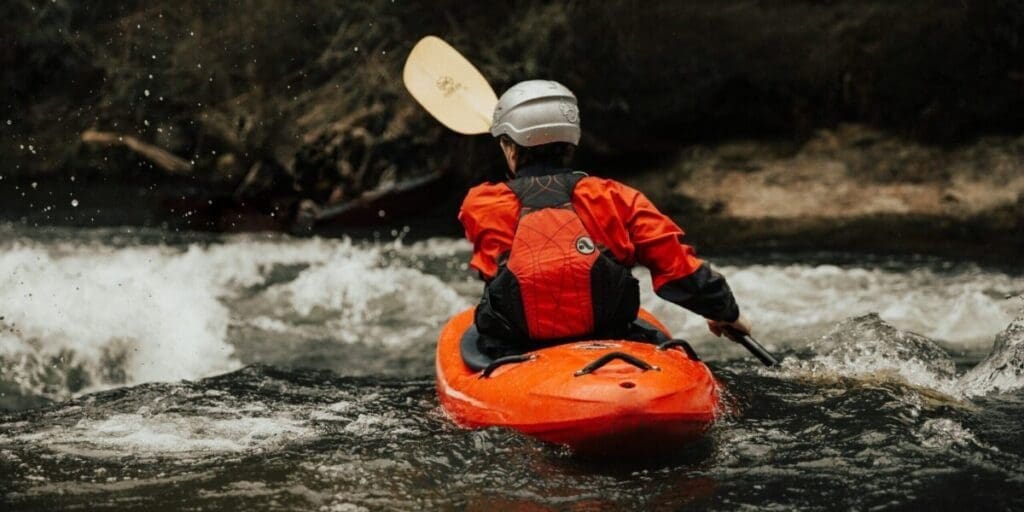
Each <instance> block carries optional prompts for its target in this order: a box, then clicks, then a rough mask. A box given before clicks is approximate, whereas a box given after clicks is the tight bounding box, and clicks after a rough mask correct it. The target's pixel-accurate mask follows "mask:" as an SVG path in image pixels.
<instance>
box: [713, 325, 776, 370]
mask: <svg viewBox="0 0 1024 512" xmlns="http://www.w3.org/2000/svg"><path fill="white" fill-rule="evenodd" d="M723 332H724V333H725V336H726V337H727V338H729V339H730V340H732V341H735V342H736V343H739V344H740V345H743V348H745V349H747V350H749V351H750V353H751V354H754V356H755V357H757V358H758V359H760V360H761V363H763V364H764V365H765V366H769V367H770V366H778V364H779V360H778V359H775V356H773V355H772V354H771V353H770V352H768V350H767V349H765V348H764V347H762V346H761V344H760V343H758V342H757V340H755V339H754V338H753V337H752V336H750V335H749V334H745V333H743V332H740V331H739V330H737V329H734V328H732V327H725V328H723Z"/></svg>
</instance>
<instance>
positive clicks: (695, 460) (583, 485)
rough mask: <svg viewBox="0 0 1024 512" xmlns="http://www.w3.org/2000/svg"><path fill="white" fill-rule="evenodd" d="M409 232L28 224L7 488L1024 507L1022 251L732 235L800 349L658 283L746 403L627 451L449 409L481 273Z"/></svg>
mask: <svg viewBox="0 0 1024 512" xmlns="http://www.w3.org/2000/svg"><path fill="white" fill-rule="evenodd" d="M403 234H404V233H402V232H391V233H383V234H382V236H381V237H380V238H378V239H376V240H374V239H372V238H371V239H368V240H362V241H352V240H345V239H342V240H339V239H315V238H314V239H293V238H287V237H282V236H280V235H245V236H227V237H220V236H208V235H177V234H174V235H172V234H169V233H166V232H161V231H145V230H142V231H140V230H134V229H125V228H120V229H105V230H103V229H99V230H83V229H63V228H50V229H35V230H28V229H25V228H21V227H14V226H0V407H2V408H3V411H2V412H0V502H5V503H6V504H7V506H6V507H4V508H5V509H8V510H10V509H14V510H54V509H83V510H96V509H116V510H133V509H147V510H199V509H202V510H248V509H266V510H330V511H356V510H382V509H396V510H423V509H426V510H434V509H460V510H465V509H469V510H506V509H513V510H531V511H532V510H565V509H568V510H605V509H611V510H636V509H650V510H676V509H679V508H683V507H694V508H704V509H718V510H736V509H744V508H751V509H753V508H756V509H779V510H789V509H793V508H800V509H835V508H853V509H861V510H870V509H891V508H908V507H914V508H924V507H941V508H954V507H957V508H978V509H990V508H995V509H1020V508H1022V507H1024V434H1022V433H1021V432H1020V426H1021V418H1022V417H1024V391H1022V388H1024V320H1022V319H1019V318H1018V319H1016V320H1015V318H1017V317H1019V316H1021V313H1020V312H1021V310H1022V306H1024V303H1022V301H1021V300H1020V299H1018V298H1016V297H1017V296H1019V295H1021V294H1022V293H1024V264H1022V263H1020V262H1009V263H1008V264H1007V266H1006V267H1005V268H994V267H982V266H978V265H975V264H971V263H964V262H950V261H944V260H940V259H933V258H924V257H917V258H913V257H899V258H888V257H866V256H853V255H844V254H809V255H803V254H801V255H781V256H780V255H758V256H756V257H754V256H731V257H730V256H722V257H717V258H714V259H713V261H714V263H715V264H716V265H717V266H718V267H719V268H720V269H721V270H722V271H723V273H725V274H726V275H727V276H728V277H729V279H730V282H731V283H732V284H733V288H734V289H735V291H736V294H737V296H738V298H739V300H740V303H741V306H742V307H743V309H744V311H745V312H746V314H747V315H748V316H750V317H751V319H753V320H754V322H755V326H756V334H757V335H758V337H759V339H760V340H761V341H762V343H764V344H765V345H766V346H767V347H768V348H770V349H772V350H773V351H774V352H776V353H777V355H780V356H782V357H784V358H785V361H784V364H783V365H782V367H781V368H779V369H773V370H766V369H763V368H761V367H759V366H758V364H757V362H756V360H754V359H753V358H752V357H750V356H748V355H746V354H745V353H744V352H743V351H742V349H741V348H739V347H737V346H736V345H733V344H732V343H730V342H726V341H721V340H718V339H715V338H712V337H711V336H710V335H709V334H707V333H706V332H705V331H704V330H703V327H702V322H701V321H700V319H698V318H696V317H694V316H693V315H691V314H687V313H685V312H683V311H682V310H679V309H677V308H675V307H674V306H672V305H669V304H666V303H663V302H661V301H659V300H658V299H657V298H656V297H654V295H653V294H651V293H649V292H648V291H645V295H644V299H643V300H644V304H645V307H647V308H649V309H651V310H652V311H653V312H654V313H655V314H656V315H658V316H659V317H660V318H661V319H662V320H663V321H664V322H665V323H666V324H667V325H668V326H669V327H670V328H671V329H672V330H673V332H674V333H675V334H676V335H677V336H681V337H685V338H688V339H689V340H690V341H691V342H692V343H693V345H694V346H695V348H696V349H697V351H698V352H700V353H701V355H702V356H703V358H704V359H705V360H706V361H709V362H710V366H711V368H712V369H713V370H714V371H715V373H716V374H717V375H718V377H719V378H720V380H721V381H722V383H723V385H724V386H725V388H726V389H727V401H728V403H729V405H730V406H729V407H728V408H727V409H728V410H727V411H725V412H723V415H722V418H721V419H720V420H719V421H718V422H717V423H716V425H715V426H714V427H713V428H712V429H711V430H710V431H709V433H708V435H707V436H706V438H705V439H704V440H703V441H701V442H699V443H697V444H694V445H691V446H687V447H666V454H665V457H663V458H659V459H648V460H643V461H633V462H610V461H601V460H583V459H579V458H576V457H574V456H573V455H572V454H570V453H567V452H565V451H564V450H561V449H558V448H554V447H548V446H544V445H541V444H539V443H537V442H534V441H532V440H529V439H525V438H523V437H520V436H518V435H515V434H512V433H509V432H505V431H501V430H493V429H492V430H482V431H466V430H462V429H460V428H457V427H455V426H454V425H452V424H451V423H450V422H449V421H448V420H447V419H446V418H445V417H444V415H443V413H442V412H441V411H440V409H439V407H438V402H437V399H436V396H435V392H434V387H433V361H434V345H435V338H436V336H437V333H438V332H439V330H440V327H441V325H442V324H443V322H444V321H445V319H446V318H448V317H449V316H450V315H452V314H454V313H456V312H458V311H460V310H462V309H463V308H466V307H468V306H470V305H471V304H473V303H474V301H475V300H476V297H477V296H478V294H479V292H480V290H481V285H480V283H479V282H477V281H475V280H474V279H473V278H472V277H471V276H470V275H469V272H468V271H467V267H466V261H467V259H468V254H469V246H468V245H467V244H466V243H465V242H462V241H458V240H452V239H426V240H420V241H416V242H412V241H408V240H406V241H403V240H402V235H403ZM396 237H397V239H396ZM638 274H641V276H642V272H638ZM915 333H917V334H915Z"/></svg>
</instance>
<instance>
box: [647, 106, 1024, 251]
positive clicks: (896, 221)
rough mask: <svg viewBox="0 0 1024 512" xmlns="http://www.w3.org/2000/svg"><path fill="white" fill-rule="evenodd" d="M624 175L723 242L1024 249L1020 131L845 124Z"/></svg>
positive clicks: (695, 153)
mask: <svg viewBox="0 0 1024 512" xmlns="http://www.w3.org/2000/svg"><path fill="white" fill-rule="evenodd" d="M627 181H629V182H630V183H631V184H633V185H635V186H636V187H638V188H640V189H641V190H644V191H646V192H647V193H648V194H649V195H651V197H652V199H654V201H655V202H656V203H657V204H659V205H662V206H663V208H664V209H665V210H666V211H668V212H669V213H671V214H672V215H673V217H674V218H676V220H677V221H678V222H680V224H681V225H682V226H684V228H686V229H688V230H689V231H691V232H692V234H693V235H692V236H693V238H694V239H695V240H697V241H698V242H699V243H701V244H706V245H708V246H711V247H714V248H715V249H716V250H736V249H742V248H751V249H766V248H772V249H778V250H786V249H789V250H805V249H812V250H846V251H869V252H897V253H907V252H920V253H933V254H942V255H946V256H975V257H983V258H1003V257H1006V256H1010V255H1017V254H1020V251H1021V250H1022V249H1024V137H1021V136H1018V137H986V138H981V139H978V140H976V141H974V142H971V143H969V144H965V145H962V146H958V147H953V148H940V147H935V146H929V145H923V144H920V143H917V142H914V141H910V140H907V139H905V138H902V137H899V136H896V135H892V134H887V133H884V132H881V131H878V130H875V129H871V128H868V127H865V126H860V125H841V126H839V127H837V128H835V129H829V130H821V131H819V132H817V133H816V134H815V135H814V136H813V137H811V138H810V139H808V140H806V141H804V142H802V143H793V142H765V141H746V142H735V143H728V144H720V145H715V146H695V147H692V148H690V149H688V150H686V151H685V152H684V153H683V155H682V156H681V157H680V158H679V159H678V160H677V161H675V162H673V163H670V164H668V165H665V166H664V167H663V168H661V169H656V170H652V171H650V172H645V173H642V174H640V175H638V176H634V177H632V178H627Z"/></svg>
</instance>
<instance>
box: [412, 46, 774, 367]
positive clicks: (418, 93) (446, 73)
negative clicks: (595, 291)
mask: <svg viewBox="0 0 1024 512" xmlns="http://www.w3.org/2000/svg"><path fill="white" fill-rule="evenodd" d="M402 80H403V81H404V82H405V88H406V89H408V90H409V94H411V95H412V97H413V98H414V99H416V101H417V102H418V103H419V104H420V105H421V106H423V108H424V109H426V110H427V112H429V113H430V115H432V116H434V119H437V120H438V121H440V122H441V124H443V125H445V126H447V127H448V128H450V129H451V130H453V131H455V132H458V133H461V134H464V135H478V134H481V133H487V132H489V131H490V129H491V117H492V115H493V114H494V107H495V106H496V105H497V104H498V97H497V96H496V95H495V94H494V89H492V88H491V84H489V83H487V79H486V78H484V75H482V74H481V73H480V70H478V69H476V66H473V64H472V63H471V62H469V61H468V60H466V58H465V57H463V56H462V54H461V53H459V52H458V50H456V49H455V48H452V46H451V45H450V44H448V43H446V42H444V41H443V40H441V38H439V37H436V36H426V37H424V38H423V39H420V40H419V42H418V43H416V46H413V48H412V51H411V52H409V57H408V58H407V59H406V60H405V68H404V69H403V70H402ZM725 334H726V336H727V337H728V338H729V339H731V340H733V341H735V342H736V343H739V344H741V345H743V346H744V347H746V349H747V350H749V351H750V353H752V354H754V356H756V357H757V358H758V359H760V360H761V362H762V363H764V365H765V366H775V365H777V364H779V362H778V360H777V359H775V357H774V356H772V355H771V354H770V353H768V351H767V350H765V349H764V347H762V346H761V344H760V343H758V342H757V341H756V340H754V338H751V337H750V336H749V335H744V334H743V333H741V332H739V331H736V330H734V329H729V328H727V329H726V331H725Z"/></svg>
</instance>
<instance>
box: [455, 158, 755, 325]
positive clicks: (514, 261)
mask: <svg viewBox="0 0 1024 512" xmlns="http://www.w3.org/2000/svg"><path fill="white" fill-rule="evenodd" d="M459 220H460V221H461V222H462V225H463V227H464V228H465V230H466V238H468V239H469V241H470V242H472V244H473V258H472V261H471V262H470V266H472V267H473V268H474V269H475V270H477V271H478V272H479V274H480V276H481V277H482V278H483V279H484V280H485V281H486V282H487V285H486V287H485V290H484V296H483V299H482V300H481V303H480V305H479V306H478V307H477V314H476V324H477V328H478V329H479V330H480V332H481V333H482V334H485V335H491V336H497V337H503V338H510V337H511V338H514V339H529V340H562V339H571V338H581V337H586V336H588V335H589V336H593V335H598V336H601V337H606V336H617V335H622V333H623V332H624V330H625V329H626V324H629V323H631V322H633V320H635V319H636V313H637V309H638V308H639V289H638V286H637V282H636V280H635V279H633V277H632V275H631V274H630V272H629V269H630V268H631V267H633V266H635V265H638V264H639V265H643V266H645V267H647V268H648V269H649V270H650V272H651V279H652V281H653V285H654V291H655V293H657V294H658V296H660V297H661V298H663V299H665V300H668V301H671V302H674V303H676V304H678V305H680V306H682V307H684V308H687V309H689V310H691V311H693V312H695V313H697V314H699V315H701V316H704V317H706V318H709V319H712V320H722V321H729V322H731V321H734V320H736V318H737V317H738V316H739V308H738V307H737V305H736V300H735V299H734V297H733V294H732V291H731V290H730V289H729V285H728V284H727V283H726V281H725V278H724V277H722V275H721V274H719V273H717V272H715V271H714V270H712V269H711V267H710V266H709V265H708V264H706V263H704V262H703V261H701V260H700V259H699V258H698V257H697V255H696V253H695V252H694V250H693V248H692V247H690V246H689V245H686V244H684V243H683V242H682V237H683V230H682V229H680V228H679V226H677V225H676V224H675V223H674V222H673V221H672V220H671V219H669V218H668V217H667V216H665V215H664V214H662V213H661V212H659V211H658V209H657V208H655V207H654V205H653V204H651V202H650V200H648V199H647V198H646V197H644V195H643V194H641V193H640V192H639V191H637V190H635V189H633V188H630V187H628V186H626V185H623V184H621V183H619V182H617V181H614V180H608V179H601V178H595V177H589V176H586V175H585V174H583V173H577V172H572V171H570V170H568V169H559V168H551V167H545V166H537V165H534V166H529V167H526V168H523V169H521V170H520V172H518V173H517V174H516V177H515V178H514V179H512V180H510V181H508V182H505V183H496V184H495V183H487V184H482V185H479V186H476V187H474V188H472V189H470V191H469V193H468V194H467V195H466V198H465V200H464V201H463V203H462V208H461V209H460V211H459Z"/></svg>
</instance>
